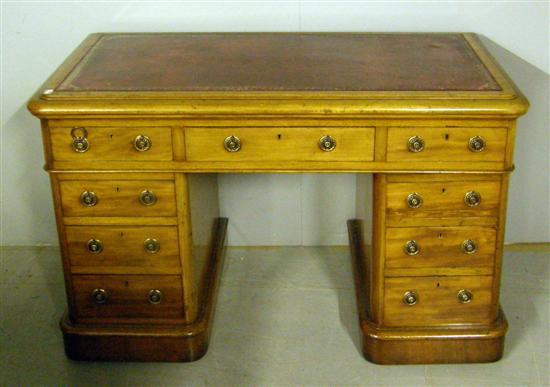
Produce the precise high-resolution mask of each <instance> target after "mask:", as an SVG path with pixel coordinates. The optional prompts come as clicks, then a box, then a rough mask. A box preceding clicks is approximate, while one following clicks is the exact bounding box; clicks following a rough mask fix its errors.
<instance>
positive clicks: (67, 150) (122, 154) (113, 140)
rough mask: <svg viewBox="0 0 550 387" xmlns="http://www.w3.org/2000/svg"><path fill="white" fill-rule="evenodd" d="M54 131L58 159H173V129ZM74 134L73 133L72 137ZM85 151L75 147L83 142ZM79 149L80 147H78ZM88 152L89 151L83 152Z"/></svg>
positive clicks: (54, 129) (53, 147)
mask: <svg viewBox="0 0 550 387" xmlns="http://www.w3.org/2000/svg"><path fill="white" fill-rule="evenodd" d="M73 129H74V128H72V127H70V128H67V127H65V128H59V127H54V128H51V129H50V132H51V141H52V153H53V158H54V160H59V161H64V160H69V161H70V160H123V161H128V160H129V161H132V160H135V161H140V160H148V161H153V160H172V130H171V129H170V128H154V127H142V128H132V127H119V128H114V127H112V128H105V127H101V128H98V127H85V128H83V129H81V128H76V129H74V130H73ZM71 132H72V134H71ZM84 137H85V140H84V142H85V143H86V144H84V145H82V147H83V148H81V149H80V150H81V151H76V150H75V148H74V147H73V142H74V141H75V138H78V139H79V140H76V143H79V142H81V141H83V140H82V139H83V138H84ZM75 146H77V145H75ZM83 149H86V150H85V151H82V150H83Z"/></svg>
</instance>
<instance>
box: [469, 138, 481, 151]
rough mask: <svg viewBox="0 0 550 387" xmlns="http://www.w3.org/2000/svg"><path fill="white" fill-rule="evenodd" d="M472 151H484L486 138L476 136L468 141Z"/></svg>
mask: <svg viewBox="0 0 550 387" xmlns="http://www.w3.org/2000/svg"><path fill="white" fill-rule="evenodd" d="M468 149H470V152H482V151H483V150H484V149H485V140H484V139H483V138H482V137H480V136H474V137H472V138H470V140H469V141H468Z"/></svg>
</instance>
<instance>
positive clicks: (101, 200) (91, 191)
mask: <svg viewBox="0 0 550 387" xmlns="http://www.w3.org/2000/svg"><path fill="white" fill-rule="evenodd" d="M59 184H60V190H61V201H62V207H63V214H64V216H124V217H126V216H127V217H130V216H131V217H140V216H175V215H176V200H175V187H174V182H173V181H145V180H144V181H141V180H122V181H117V180H94V179H93V175H90V179H89V181H86V180H70V181H61V182H60V183H59ZM151 193H152V194H151ZM94 198H95V199H94ZM86 200H88V205H86V204H84V202H85V201H86ZM94 201H95V204H94ZM144 203H147V204H144Z"/></svg>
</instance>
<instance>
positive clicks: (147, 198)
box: [139, 189, 157, 206]
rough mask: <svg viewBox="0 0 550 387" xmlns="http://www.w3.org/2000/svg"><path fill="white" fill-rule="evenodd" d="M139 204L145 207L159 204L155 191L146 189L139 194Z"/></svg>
mask: <svg viewBox="0 0 550 387" xmlns="http://www.w3.org/2000/svg"><path fill="white" fill-rule="evenodd" d="M139 202H140V203H141V204H143V205H144V206H152V205H153V204H155V203H156V202H157V197H156V195H155V193H154V192H153V191H150V190H148V189H146V190H143V191H141V193H140V194H139Z"/></svg>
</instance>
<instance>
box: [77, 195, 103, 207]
mask: <svg viewBox="0 0 550 387" xmlns="http://www.w3.org/2000/svg"><path fill="white" fill-rule="evenodd" d="M98 200H99V199H98V197H97V195H96V194H95V192H93V191H84V192H82V193H81V194H80V203H82V205H83V206H86V207H93V206H95V205H96V204H97V201H98Z"/></svg>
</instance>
